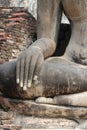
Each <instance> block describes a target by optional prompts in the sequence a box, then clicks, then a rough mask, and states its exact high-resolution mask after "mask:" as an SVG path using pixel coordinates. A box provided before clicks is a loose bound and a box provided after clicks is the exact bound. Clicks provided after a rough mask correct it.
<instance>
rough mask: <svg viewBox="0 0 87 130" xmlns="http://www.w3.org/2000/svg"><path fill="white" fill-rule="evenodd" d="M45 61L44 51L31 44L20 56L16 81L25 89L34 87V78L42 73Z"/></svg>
mask: <svg viewBox="0 0 87 130" xmlns="http://www.w3.org/2000/svg"><path fill="white" fill-rule="evenodd" d="M43 61H44V56H43V53H42V52H41V50H40V48H39V47H37V46H30V47H29V48H28V49H26V50H25V51H24V52H23V53H22V54H21V55H20V56H19V57H18V60H17V67H16V81H17V84H19V86H20V87H23V90H27V88H28V87H32V82H33V80H35V79H37V76H38V75H39V74H40V70H41V66H42V64H43Z"/></svg>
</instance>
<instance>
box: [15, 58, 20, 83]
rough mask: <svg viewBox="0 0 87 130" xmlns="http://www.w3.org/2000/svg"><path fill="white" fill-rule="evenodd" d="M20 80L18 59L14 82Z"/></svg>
mask: <svg viewBox="0 0 87 130" xmlns="http://www.w3.org/2000/svg"><path fill="white" fill-rule="evenodd" d="M19 82H20V60H18V61H17V67H16V83H17V84H19Z"/></svg>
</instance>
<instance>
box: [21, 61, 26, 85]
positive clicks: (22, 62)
mask: <svg viewBox="0 0 87 130" xmlns="http://www.w3.org/2000/svg"><path fill="white" fill-rule="evenodd" d="M24 68H25V58H22V59H21V68H20V87H23V83H24V82H23V80H24Z"/></svg>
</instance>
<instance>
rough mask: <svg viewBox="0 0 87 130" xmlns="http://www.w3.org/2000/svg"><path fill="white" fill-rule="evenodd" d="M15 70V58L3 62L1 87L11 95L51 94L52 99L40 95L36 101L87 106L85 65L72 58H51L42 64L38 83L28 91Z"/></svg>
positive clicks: (0, 73)
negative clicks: (23, 87) (75, 61)
mask: <svg viewBox="0 0 87 130" xmlns="http://www.w3.org/2000/svg"><path fill="white" fill-rule="evenodd" d="M15 72H16V61H13V62H9V63H5V64H3V65H0V90H1V91H2V93H3V94H4V95H6V96H8V97H13V98H23V99H26V98H27V99H32V98H37V97H47V98H48V97H50V98H52V100H49V101H47V100H45V101H44V100H42V99H41V98H39V99H37V100H36V101H37V102H42V103H43V102H44V103H46V102H47V103H52V104H58V105H86V106H87V104H86V103H85V100H86V97H87V94H86V91H87V80H86V77H87V67H86V66H83V65H80V64H76V63H74V62H71V61H69V60H67V59H66V58H65V57H59V58H58V57H52V58H49V59H48V60H46V61H45V63H44V64H43V66H42V70H41V74H40V82H39V84H38V85H36V86H32V87H31V88H29V89H28V90H27V91H23V90H22V88H20V87H19V86H18V85H17V84H16V80H15V77H16V76H15ZM76 93H77V94H76ZM58 95H59V96H58ZM48 99H49V98H48ZM80 99H81V101H80ZM83 99H84V100H83Z"/></svg>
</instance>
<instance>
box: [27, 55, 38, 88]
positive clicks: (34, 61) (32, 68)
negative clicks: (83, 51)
mask: <svg viewBox="0 0 87 130" xmlns="http://www.w3.org/2000/svg"><path fill="white" fill-rule="evenodd" d="M37 59H38V55H36V56H34V57H32V58H31V62H30V68H29V77H28V87H29V88H30V87H31V85H32V80H33V77H34V71H35V68H36V64H37Z"/></svg>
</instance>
